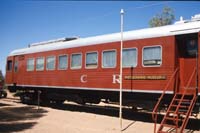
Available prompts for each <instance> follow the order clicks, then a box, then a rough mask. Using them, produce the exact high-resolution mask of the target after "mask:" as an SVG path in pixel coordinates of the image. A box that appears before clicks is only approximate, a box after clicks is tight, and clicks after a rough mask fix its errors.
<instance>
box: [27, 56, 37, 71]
mask: <svg viewBox="0 0 200 133" xmlns="http://www.w3.org/2000/svg"><path fill="white" fill-rule="evenodd" d="M28 60H33V69H31V70H30V69H28V67H27V66H28ZM34 70H35V58H28V59H27V60H26V71H28V72H31V71H34Z"/></svg>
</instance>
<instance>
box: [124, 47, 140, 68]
mask: <svg viewBox="0 0 200 133" xmlns="http://www.w3.org/2000/svg"><path fill="white" fill-rule="evenodd" d="M122 57H123V59H122V60H123V63H122V65H123V67H136V65H137V50H136V48H128V49H123V53H122Z"/></svg>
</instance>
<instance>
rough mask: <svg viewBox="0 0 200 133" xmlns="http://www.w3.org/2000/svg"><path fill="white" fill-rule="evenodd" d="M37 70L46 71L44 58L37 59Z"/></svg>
mask: <svg viewBox="0 0 200 133" xmlns="http://www.w3.org/2000/svg"><path fill="white" fill-rule="evenodd" d="M36 70H37V71H42V70H44V57H40V58H37V59H36Z"/></svg>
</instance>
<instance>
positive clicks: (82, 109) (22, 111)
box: [0, 96, 200, 133]
mask: <svg viewBox="0 0 200 133" xmlns="http://www.w3.org/2000/svg"><path fill="white" fill-rule="evenodd" d="M123 117H124V119H123V131H122V133H153V122H152V120H151V114H150V113H145V112H132V111H131V110H128V109H124V110H123ZM159 118H161V116H160V117H159ZM188 125H189V126H188V127H189V128H190V129H191V130H188V129H187V130H186V132H187V133H200V119H199V120H196V119H192V120H190V121H189V124H188ZM0 132H1V133H3V132H23V133H120V132H119V118H118V108H116V107H108V106H107V105H105V104H101V106H100V105H92V106H89V105H88V106H81V105H77V104H74V103H66V102H65V104H63V105H61V106H55V105H52V106H51V107H40V108H39V110H38V108H37V106H34V105H24V104H21V103H19V101H18V100H16V99H13V98H11V96H9V98H8V99H0Z"/></svg>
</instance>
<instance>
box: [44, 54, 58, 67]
mask: <svg viewBox="0 0 200 133" xmlns="http://www.w3.org/2000/svg"><path fill="white" fill-rule="evenodd" d="M55 64H56V58H55V57H54V56H50V57H47V62H46V68H47V70H54V69H55Z"/></svg>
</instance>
